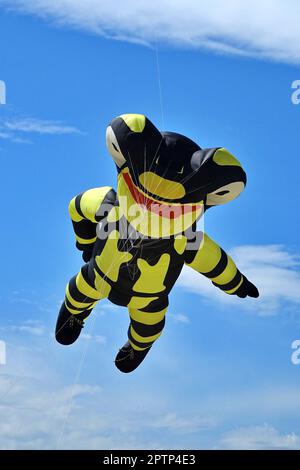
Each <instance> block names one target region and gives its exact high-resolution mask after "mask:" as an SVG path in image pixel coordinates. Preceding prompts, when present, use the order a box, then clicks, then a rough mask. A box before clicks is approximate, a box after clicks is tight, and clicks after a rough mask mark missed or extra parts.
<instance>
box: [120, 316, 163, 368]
mask: <svg viewBox="0 0 300 470" xmlns="http://www.w3.org/2000/svg"><path fill="white" fill-rule="evenodd" d="M128 310H129V315H130V320H131V322H130V325H129V329H128V341H127V343H126V344H124V346H123V347H122V348H121V349H120V351H119V352H118V354H117V357H116V360H115V364H116V366H117V368H118V369H119V370H120V371H121V372H132V371H133V370H134V369H136V368H137V367H138V366H139V365H140V363H141V362H142V361H143V359H144V358H145V357H146V355H147V354H148V352H149V350H150V348H151V347H152V345H153V343H154V342H155V341H156V340H157V339H158V338H159V337H160V335H161V333H162V330H163V328H164V325H165V314H166V311H167V307H166V308H164V309H163V310H160V311H157V312H145V311H143V310H138V309H135V308H128Z"/></svg>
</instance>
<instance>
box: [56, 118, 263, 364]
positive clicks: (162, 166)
mask: <svg viewBox="0 0 300 470" xmlns="http://www.w3.org/2000/svg"><path fill="white" fill-rule="evenodd" d="M106 142H107V148H108V151H109V153H110V155H111V156H112V158H113V159H114V161H115V163H116V166H117V171H118V189H117V192H115V191H114V189H113V188H111V187H101V188H95V189H90V190H88V191H85V192H83V193H81V194H79V195H78V196H76V197H74V198H73V199H72V200H71V202H70V205H69V211H70V215H71V219H72V223H73V227H74V231H75V236H76V246H77V248H78V249H79V250H81V251H82V252H83V255H82V256H83V260H84V261H85V262H86V264H85V265H84V266H83V267H82V268H81V270H80V272H79V273H78V274H77V275H76V276H74V277H73V278H72V279H71V280H70V282H69V283H68V285H67V288H66V297H65V301H64V303H63V305H62V307H61V309H60V312H59V316H58V320H57V325H56V339H57V341H58V342H59V343H61V344H64V345H69V344H72V343H74V341H76V339H77V338H78V337H79V335H80V332H81V330H82V327H83V326H84V322H85V320H86V319H87V317H88V316H89V315H90V314H91V312H92V310H93V308H94V307H95V305H96V304H97V302H99V300H101V299H104V298H108V299H109V300H110V301H111V302H113V303H114V304H116V305H121V306H126V307H127V308H128V312H129V316H130V325H129V330H128V341H127V342H126V343H125V344H124V346H123V347H122V348H121V349H120V350H119V352H118V354H117V356H116V359H115V364H116V366H117V368H118V369H119V370H120V371H122V372H131V371H133V370H134V369H136V368H137V367H138V366H139V364H140V363H141V362H142V361H143V359H144V358H145V356H146V354H147V353H148V352H149V350H150V349H151V347H152V345H153V343H154V342H155V341H156V340H157V338H158V337H159V336H160V335H161V333H162V330H163V328H164V325H165V315H166V311H167V307H168V303H169V302H168V297H169V293H170V291H171V289H172V287H173V286H174V284H175V282H176V280H177V278H178V276H179V274H180V272H181V270H182V268H183V266H184V265H186V266H189V267H190V268H193V269H194V270H196V271H198V272H199V273H201V274H203V275H204V276H206V277H207V278H208V279H210V280H211V281H212V283H213V284H214V285H215V286H216V287H218V288H219V289H221V290H222V291H224V292H225V293H226V294H230V295H237V296H238V297H246V296H250V297H258V295H259V293H258V290H257V288H256V287H255V286H254V285H253V284H252V283H251V282H250V281H249V280H248V279H247V278H246V277H245V276H244V275H243V274H242V273H241V272H240V271H239V270H238V269H237V267H236V265H235V264H234V262H233V260H232V259H231V258H230V256H229V255H227V254H226V253H225V251H223V249H222V248H220V247H219V246H218V245H217V244H216V243H215V242H214V241H213V240H212V239H211V238H210V237H209V236H208V235H207V234H206V233H202V232H201V231H199V230H197V228H196V222H197V221H198V220H199V219H200V218H201V216H203V214H204V212H205V211H206V210H207V209H209V208H210V207H213V206H218V205H221V204H225V203H227V202H229V201H232V200H233V199H235V198H236V197H237V196H238V195H239V194H240V193H241V191H242V190H243V189H244V187H245V184H246V174H245V172H244V170H243V169H242V167H241V164H240V163H239V162H238V160H237V159H236V158H235V157H234V156H233V155H231V154H230V153H229V152H228V151H227V150H226V149H224V148H209V149H202V148H200V147H199V145H197V144H196V143H195V142H193V141H192V140H190V139H189V138H187V137H185V136H184V135H181V134H177V133H174V132H160V131H159V130H158V129H157V128H156V127H155V126H154V125H153V124H152V123H151V121H150V120H149V119H148V118H146V117H145V116H144V115H141V114H124V115H121V116H119V117H117V118H115V119H114V120H113V121H112V122H111V124H110V125H109V126H108V128H107V132H106Z"/></svg>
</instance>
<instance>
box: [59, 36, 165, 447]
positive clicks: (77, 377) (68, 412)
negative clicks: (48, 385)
mask: <svg viewBox="0 0 300 470" xmlns="http://www.w3.org/2000/svg"><path fill="white" fill-rule="evenodd" d="M155 57H156V70H157V80H158V91H159V101H160V112H161V124H162V129H165V116H164V106H163V97H162V84H161V70H160V63H159V55H158V47H157V40H156V42H155ZM159 147H160V145H159ZM144 158H145V156H144ZM153 160H154V159H153ZM145 163H146V162H145ZM132 248H133V247H132ZM132 248H131V249H132ZM131 249H129V252H130V251H131ZM114 264H115V263H112V265H111V266H110V269H109V272H110V271H111V269H112V268H113V266H114ZM109 272H107V273H106V276H105V277H107V275H108V274H109ZM95 321H96V315H95V312H94V315H93V318H92V322H91V326H90V331H91V332H93V329H94V326H95ZM88 349H89V341H87V342H86V346H85V347H84V349H83V351H82V354H81V358H80V361H79V365H78V368H77V372H76V376H75V380H74V382H73V388H72V392H71V397H70V400H69V408H68V410H67V413H66V416H65V419H64V422H63V426H62V429H61V433H60V436H59V438H58V441H57V447H58V449H59V447H60V444H61V443H62V440H63V438H64V435H65V430H66V425H67V422H68V421H69V417H70V412H71V409H72V405H73V402H74V395H75V388H76V386H77V385H78V384H79V381H80V376H81V372H82V368H83V365H84V363H85V359H86V356H87V352H88Z"/></svg>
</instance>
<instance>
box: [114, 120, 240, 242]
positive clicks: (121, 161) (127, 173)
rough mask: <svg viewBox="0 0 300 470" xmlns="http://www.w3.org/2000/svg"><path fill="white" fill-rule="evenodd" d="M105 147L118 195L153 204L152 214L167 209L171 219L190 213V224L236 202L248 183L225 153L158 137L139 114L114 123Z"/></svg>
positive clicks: (169, 134)
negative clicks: (113, 167) (112, 164)
mask: <svg viewBox="0 0 300 470" xmlns="http://www.w3.org/2000/svg"><path fill="white" fill-rule="evenodd" d="M106 143H107V147H108V150H109V153H110V154H111V156H112V157H113V159H114V161H115V163H116V165H117V168H118V172H119V182H120V186H119V190H118V193H119V192H121V194H125V193H127V194H130V198H131V200H132V202H133V203H134V202H135V203H137V204H145V205H146V206H147V208H148V206H149V207H151V206H153V203H154V206H157V209H153V208H152V209H150V210H152V211H153V210H154V211H155V210H160V211H165V213H166V212H167V211H170V210H171V214H172V215H171V216H169V218H172V219H173V220H175V219H177V218H178V219H179V218H182V217H181V216H182V213H183V212H182V211H183V210H184V212H185V213H190V212H191V213H193V217H192V219H193V221H192V222H191V223H193V222H194V221H195V220H196V219H197V218H199V217H200V216H201V214H202V213H203V210H204V208H207V207H210V206H215V205H220V204H224V203H226V202H229V201H231V200H233V199H235V198H236V197H237V196H238V195H239V194H240V193H241V191H242V190H243V189H244V187H245V184H246V174H245V172H244V171H243V169H242V167H241V165H240V163H239V162H238V160H236V158H235V157H233V156H232V155H231V154H230V153H229V152H228V151H227V150H225V149H224V148H213V149H201V148H200V147H199V145H197V144H196V143H195V142H193V141H192V140H190V139H189V138H187V137H185V136H183V135H181V134H177V133H174V132H160V131H159V130H158V129H157V128H156V127H155V126H154V125H153V124H152V123H151V121H150V120H149V119H148V118H146V117H145V116H144V115H142V114H123V115H121V116H119V117H117V118H115V119H114V120H113V121H112V122H111V124H110V125H109V126H108V128H107V132H106ZM164 216H165V217H166V214H165V215H164ZM175 221H176V220H175ZM183 225H184V226H186V225H187V224H186V223H183ZM188 225H191V224H188ZM176 230H177V229H176ZM171 231H172V232H173V233H174V231H173V229H172V230H171Z"/></svg>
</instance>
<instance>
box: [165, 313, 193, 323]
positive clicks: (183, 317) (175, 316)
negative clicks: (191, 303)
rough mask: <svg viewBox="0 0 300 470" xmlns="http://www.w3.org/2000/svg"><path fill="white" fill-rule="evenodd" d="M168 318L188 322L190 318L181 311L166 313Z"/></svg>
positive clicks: (178, 321) (177, 321) (176, 321)
mask: <svg viewBox="0 0 300 470" xmlns="http://www.w3.org/2000/svg"><path fill="white" fill-rule="evenodd" d="M168 318H171V320H173V321H174V322H175V323H185V324H187V323H190V319H189V318H188V317H187V316H186V315H184V314H183V313H168Z"/></svg>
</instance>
